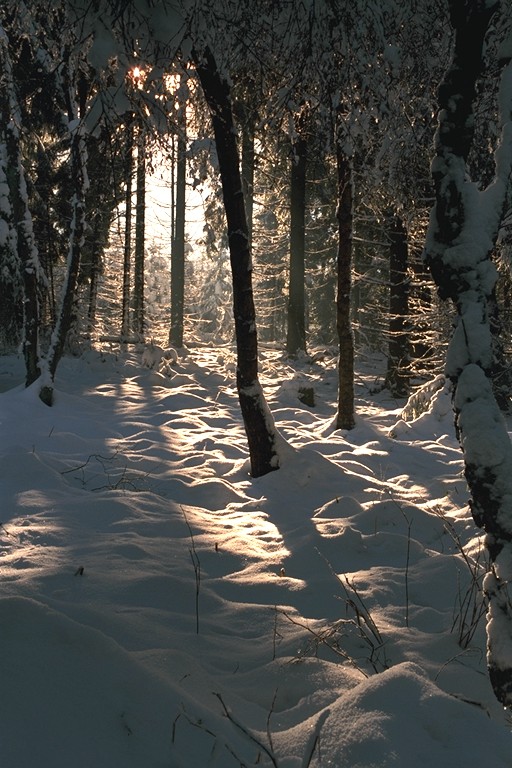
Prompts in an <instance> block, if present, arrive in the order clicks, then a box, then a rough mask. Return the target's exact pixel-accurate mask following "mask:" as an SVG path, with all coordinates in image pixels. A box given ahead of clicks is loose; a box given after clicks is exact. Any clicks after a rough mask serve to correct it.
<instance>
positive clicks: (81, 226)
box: [39, 59, 89, 405]
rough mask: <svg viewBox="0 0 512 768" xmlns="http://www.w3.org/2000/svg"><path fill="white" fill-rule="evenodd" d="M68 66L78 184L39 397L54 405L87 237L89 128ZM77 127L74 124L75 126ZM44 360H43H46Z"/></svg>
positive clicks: (72, 159) (67, 90)
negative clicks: (79, 111)
mask: <svg viewBox="0 0 512 768" xmlns="http://www.w3.org/2000/svg"><path fill="white" fill-rule="evenodd" d="M63 68H64V73H63V77H64V81H65V85H64V89H63V90H64V95H65V97H66V100H67V102H68V122H69V125H70V134H71V152H70V164H71V174H70V175H71V179H72V181H73V185H74V192H73V198H72V201H71V206H72V215H71V225H70V232H69V246H68V258H67V269H66V277H65V281H64V285H63V286H62V289H61V290H62V293H61V301H60V307H59V311H58V312H57V316H56V319H55V326H54V329H53V333H52V337H51V341H50V346H49V349H48V352H47V353H46V355H45V356H44V366H43V364H42V366H41V367H42V374H43V376H42V381H41V390H40V392H39V397H40V399H41V400H42V401H43V403H45V404H46V405H52V404H53V382H54V378H55V373H56V371H57V366H58V364H59V362H60V360H61V358H62V355H63V353H64V347H65V343H66V338H67V336H68V333H69V330H70V328H71V325H72V323H73V317H74V312H75V309H76V307H75V303H76V287H77V283H78V273H79V270H80V259H81V256H82V248H83V244H84V240H85V195H86V191H87V188H88V185H89V182H88V177H87V148H86V141H85V127H84V125H83V123H82V122H79V118H80V116H79V113H78V107H77V105H76V104H75V100H74V96H73V93H72V88H73V85H74V82H73V74H74V73H73V72H72V71H70V70H71V69H72V64H71V62H70V61H69V59H67V60H66V61H65V63H64V65H63ZM71 126H73V127H71ZM42 363H43V361H42Z"/></svg>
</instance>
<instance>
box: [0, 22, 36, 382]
mask: <svg viewBox="0 0 512 768" xmlns="http://www.w3.org/2000/svg"><path fill="white" fill-rule="evenodd" d="M0 72H1V77H0V131H1V136H0V142H2V143H3V146H4V152H5V171H6V182H7V188H6V189H4V191H5V193H6V195H7V199H8V201H9V208H10V211H6V213H7V214H8V216H12V225H13V227H14V229H13V230H12V231H10V232H9V233H8V236H9V237H11V236H14V237H15V240H16V251H17V260H18V264H19V270H20V271H21V275H22V281H23V354H24V358H25V366H26V385H27V386H30V384H32V383H33V382H34V381H36V380H37V379H38V378H39V375H40V367H39V325H40V313H39V290H38V286H39V281H40V280H42V279H43V276H42V270H41V266H40V263H39V257H38V253H37V249H36V245H35V241H34V230H33V225H32V216H31V214H30V209H29V206H28V195H27V186H26V181H25V170H24V167H23V162H22V157H21V148H20V130H21V111H20V108H19V104H18V99H17V94H16V89H15V84H14V79H13V73H12V63H11V58H10V55H9V41H8V38H7V35H6V33H5V30H4V29H3V27H2V26H1V25H0ZM5 224H6V226H7V222H5Z"/></svg>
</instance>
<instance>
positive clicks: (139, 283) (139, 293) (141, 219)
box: [133, 125, 146, 339]
mask: <svg viewBox="0 0 512 768" xmlns="http://www.w3.org/2000/svg"><path fill="white" fill-rule="evenodd" d="M136 188H137V198H136V204H135V252H134V258H133V330H134V333H135V335H136V336H139V337H140V338H141V339H142V338H143V337H144V256H145V254H144V250H145V245H146V137H145V130H144V127H143V126H142V125H139V129H138V135H137V184H136Z"/></svg>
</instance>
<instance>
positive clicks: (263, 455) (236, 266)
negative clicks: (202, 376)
mask: <svg viewBox="0 0 512 768" xmlns="http://www.w3.org/2000/svg"><path fill="white" fill-rule="evenodd" d="M194 61H195V67H196V71H197V74H198V77H199V80H200V82H201V86H202V88H203V92H204V95H205V99H206V102H207V104H208V107H209V110H210V114H211V118H212V124H213V130H214V134H215V143H216V148H217V158H218V162H219V169H220V175H221V182H222V192H223V199H224V208H225V212H226V220H227V227H228V241H229V253H230V262H231V271H232V276H233V314H234V319H235V335H236V346H237V373H236V377H237V390H238V396H239V400H240V407H241V411H242V417H243V421H244V427H245V431H246V434H247V440H248V445H249V456H250V462H251V474H252V475H253V477H259V476H261V475H265V474H267V473H268V472H271V471H273V470H275V469H277V468H278V467H279V456H278V450H277V431H276V428H275V425H274V420H273V418H272V415H271V413H270V410H269V408H268V405H267V403H266V400H265V397H264V395H263V390H262V388H261V384H260V382H259V379H258V342H257V331H256V316H255V307H254V297H253V289H252V263H251V251H250V247H249V231H248V227H247V217H246V213H245V206H244V196H243V186H242V179H241V173H240V164H239V155H238V147H237V142H236V133H235V126H234V121H233V112H232V106H231V95H230V89H229V86H228V84H227V82H226V80H224V79H223V78H222V77H221V75H220V73H219V71H218V69H217V65H216V62H215V59H214V57H213V55H212V53H211V51H210V50H208V49H207V50H206V51H204V52H202V53H198V52H197V51H196V52H194Z"/></svg>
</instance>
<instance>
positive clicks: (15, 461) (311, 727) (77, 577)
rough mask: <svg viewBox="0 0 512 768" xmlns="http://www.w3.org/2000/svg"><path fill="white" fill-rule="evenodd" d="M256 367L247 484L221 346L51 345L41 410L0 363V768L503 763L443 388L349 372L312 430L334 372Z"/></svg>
mask: <svg viewBox="0 0 512 768" xmlns="http://www.w3.org/2000/svg"><path fill="white" fill-rule="evenodd" d="M262 358H263V361H262V383H263V385H264V389H265V392H266V394H267V397H268V400H269V404H270V406H271V409H272V412H273V414H274V416H275V419H276V423H277V426H278V428H279V430H280V432H281V434H282V435H283V436H284V437H285V438H286V439H287V440H288V444H285V446H284V448H283V450H282V456H281V462H282V467H281V469H280V470H279V471H277V472H273V473H271V474H270V475H267V476H266V477H263V478H259V479H252V478H251V477H250V476H249V474H248V460H247V450H246V440H245V434H244V430H243V426H242V423H241V418H240V414H239V409H238V402H237V397H236V392H235V389H234V384H233V372H232V370H233V365H232V363H233V355H232V352H231V350H230V349H229V348H223V349H222V350H215V349H210V348H200V347H198V348H192V349H191V350H189V352H188V354H187V355H186V356H183V355H182V354H180V356H179V358H178V360H177V361H174V360H173V361H172V365H171V366H169V365H167V366H166V367H165V372H164V373H161V372H158V371H155V370H149V369H148V368H146V367H144V366H143V365H142V351H141V352H140V353H139V352H134V353H130V354H128V355H127V356H122V355H115V354H113V353H112V352H109V353H105V354H103V355H100V354H99V353H89V354H88V355H87V356H84V357H83V358H81V359H66V360H64V361H63V362H62V365H61V368H60V369H59V372H58V376H57V380H56V403H55V406H54V407H53V408H51V409H50V408H47V407H46V406H44V405H43V404H41V403H40V402H39V400H38V399H37V393H36V391H35V390H34V389H33V388H32V389H29V390H25V389H24V388H23V386H22V385H21V382H22V379H23V370H22V365H21V362H20V360H18V359H17V358H14V357H1V358H0V391H2V394H0V486H1V513H0V524H1V525H0V579H1V581H0V585H1V591H0V628H1V629H0V680H1V694H0V765H1V767H2V768H70V767H71V766H72V768H207V766H217V768H239V766H240V765H244V766H248V767H252V766H258V768H264V767H265V766H274V767H275V766H278V767H279V768H308V767H310V768H319V767H320V766H322V767H323V768H326V767H327V766H331V767H333V768H377V767H378V768H383V767H384V766H393V768H427V766H428V767H429V768H430V766H436V768H453V767H454V766H457V765H464V766H465V768H476V767H477V766H479V767H480V766H482V765H489V766H492V767H493V768H500V767H501V766H503V767H504V766H507V767H508V768H510V765H512V736H511V734H510V721H509V718H508V716H507V714H506V713H505V712H503V710H502V709H501V707H500V706H499V705H498V703H497V702H496V701H495V699H494V696H493V694H492V691H491V688H490V685H489V682H488V679H487V675H486V669H485V632H484V620H483V619H481V620H480V622H479V624H478V626H475V625H476V621H477V618H478V616H479V615H480V614H481V604H480V593H479V587H480V585H481V580H482V577H483V575H484V571H485V556H484V553H483V551H482V547H481V545H480V541H479V539H478V538H477V536H476V529H475V527H474V524H473V522H472V520H471V518H470V516H469V512H468V508H467V505H466V499H467V490H466V486H465V482H464V479H463V476H462V458H461V453H460V450H459V448H458V446H457V444H456V440H455V436H454V431H453V426H452V415H451V411H450V408H449V407H447V403H448V402H449V393H447V391H446V390H444V389H441V390H439V391H438V393H437V395H436V396H435V400H434V404H433V405H432V406H431V408H430V410H429V411H428V412H427V413H424V414H423V415H421V416H420V417H419V418H418V419H416V420H415V421H405V420H403V419H402V418H401V415H402V407H403V405H404V403H403V402H400V403H399V402H396V401H392V400H391V399H390V398H389V396H388V395H387V393H386V392H383V393H381V394H378V395H372V394H371V392H370V387H371V385H372V384H373V383H374V381H375V380H376V379H377V377H378V375H379V368H378V366H377V365H375V367H374V368H372V367H370V366H369V365H367V366H366V370H364V371H360V372H359V375H358V379H357V380H358V386H357V414H358V415H357V425H356V428H355V429H354V430H352V431H351V432H348V433H340V432H332V429H331V424H332V421H333V416H334V403H335V401H336V365H335V360H334V359H332V358H328V359H327V360H326V361H325V362H322V363H316V364H311V363H307V362H302V363H300V364H298V365H297V366H296V367H295V368H294V369H293V368H292V367H291V366H290V365H289V364H288V363H286V362H285V361H283V360H282V359H281V357H280V355H279V354H278V353H277V352H276V351H273V350H270V349H269V350H265V351H264V354H263V355H262ZM304 383H306V384H307V385H308V386H314V388H315V397H316V402H317V405H316V407H315V408H308V407H307V406H304V405H302V404H301V403H300V402H299V400H298V398H297V390H298V387H299V386H302V385H304Z"/></svg>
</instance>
